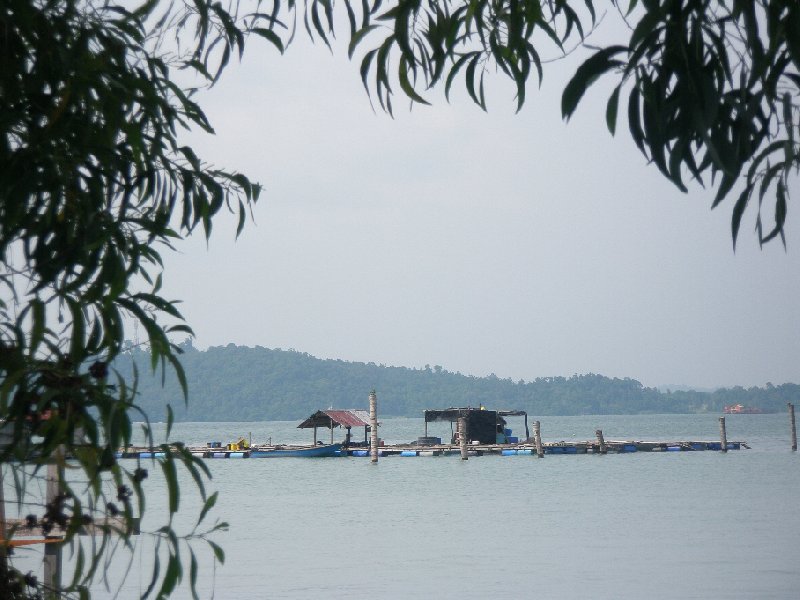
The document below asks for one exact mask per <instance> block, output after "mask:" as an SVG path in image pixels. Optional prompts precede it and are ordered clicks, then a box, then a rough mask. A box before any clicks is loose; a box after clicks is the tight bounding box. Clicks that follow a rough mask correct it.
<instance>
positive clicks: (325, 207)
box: [165, 35, 800, 387]
mask: <svg viewBox="0 0 800 600" xmlns="http://www.w3.org/2000/svg"><path fill="white" fill-rule="evenodd" d="M299 38H301V39H299V40H298V43H296V45H294V46H292V47H290V49H289V51H288V52H287V54H286V55H285V56H283V57H280V56H278V55H277V53H276V52H274V51H273V50H270V49H269V48H267V47H266V45H264V44H254V45H252V46H251V47H250V49H249V54H246V56H245V62H244V63H243V64H242V65H241V66H235V67H233V68H231V69H230V70H229V71H228V72H227V74H226V75H225V76H224V77H223V81H222V83H221V84H220V85H219V86H218V87H217V88H215V89H214V90H212V91H211V92H208V93H205V94H203V95H202V96H201V97H200V102H201V104H202V105H203V106H204V108H205V109H206V111H207V114H208V116H209V117H210V119H211V121H212V124H213V125H214V127H215V128H216V130H217V135H216V136H215V137H213V138H211V137H200V136H192V137H189V138H188V139H189V140H191V141H192V143H193V144H195V146H196V148H197V150H198V152H199V154H200V155H201V156H203V157H204V158H206V159H208V160H210V161H212V162H213V163H215V164H217V165H224V166H227V167H230V168H236V169H238V170H240V171H242V172H244V173H246V174H248V175H249V176H251V177H252V178H253V179H256V180H258V181H260V182H261V183H262V184H264V187H265V189H264V194H263V196H262V199H261V200H260V201H259V203H258V204H257V205H256V208H255V211H254V212H255V214H254V216H255V223H248V226H247V228H246V230H245V232H244V234H243V235H242V236H241V237H240V238H239V240H238V241H236V242H235V243H234V235H233V233H234V221H233V220H232V219H231V220H220V221H218V222H217V224H216V227H215V234H214V235H213V236H212V239H211V241H210V243H209V244H208V246H207V245H206V243H205V240H204V239H203V238H202V236H196V237H195V238H193V239H191V240H189V241H187V242H183V243H182V244H180V246H179V250H180V253H179V254H176V255H174V256H170V257H169V258H168V259H167V261H166V266H167V270H166V275H165V279H166V285H165V290H166V292H167V295H168V296H170V297H173V298H180V299H182V300H184V304H183V311H184V314H185V316H186V317H187V319H188V321H189V323H190V324H191V325H192V326H193V327H194V329H195V332H196V334H197V339H196V342H195V343H196V345H197V346H199V347H201V348H205V347H207V346H216V345H224V344H228V343H235V344H239V345H247V346H255V345H261V346H266V347H270V348H275V347H280V348H284V349H287V348H294V349H296V350H299V351H303V352H308V353H310V354H312V355H314V356H318V357H321V358H341V359H344V360H351V361H364V362H369V361H373V362H376V363H384V364H386V365H403V366H409V367H421V366H424V365H425V364H430V365H442V366H443V367H445V368H446V369H448V370H451V371H460V372H462V373H465V374H474V375H480V376H483V375H487V374H489V373H495V374H496V375H497V376H498V377H511V378H513V379H515V380H517V379H525V380H531V379H533V378H535V377H539V376H552V375H565V376H569V375H572V374H574V373H588V372H594V373H601V374H604V375H608V376H612V377H632V378H635V379H639V380H640V381H642V382H643V383H644V384H646V385H659V384H665V383H674V384H690V385H694V386H708V387H711V386H719V385H726V386H729V385H737V384H740V385H746V386H749V385H763V384H764V383H766V382H767V381H771V382H772V383H774V384H776V385H777V384H779V383H784V382H787V381H791V382H800V361H798V357H800V309H798V302H797V300H798V291H800V281H799V275H800V273H798V266H799V265H798V256H800V255H799V254H798V252H800V215H798V212H800V210H799V209H798V207H797V206H795V205H794V203H792V204H793V205H792V206H790V213H789V220H788V250H787V251H784V249H783V247H782V246H781V245H780V242H777V243H772V244H770V245H768V246H767V247H766V248H765V249H763V250H760V249H759V247H758V243H757V240H756V237H755V234H754V233H752V230H753V226H754V223H755V213H754V210H752V209H748V211H747V213H745V217H744V221H743V226H742V232H741V233H740V239H739V244H738V248H737V251H736V253H735V254H734V253H733V251H732V248H731V236H730V208H731V204H732V200H731V199H729V200H728V201H726V203H725V204H724V205H722V206H721V207H719V208H718V209H716V210H714V211H711V210H710V204H711V197H712V194H711V193H710V192H707V191H704V190H702V188H700V187H699V186H694V187H692V188H691V190H690V193H689V194H688V195H687V194H682V193H681V192H679V191H678V190H677V189H676V188H674V187H673V186H672V184H670V183H669V182H667V181H666V180H665V179H664V178H663V177H662V176H661V175H660V174H659V173H658V172H657V171H656V169H655V168H653V167H649V166H647V164H646V161H645V159H644V157H643V156H642V155H641V154H640V153H639V152H638V150H637V149H636V148H635V146H634V144H633V142H632V141H631V140H630V137H629V136H628V134H627V123H626V122H625V121H620V126H619V132H618V135H617V137H616V138H613V137H611V135H610V134H609V133H608V131H607V129H606V127H605V120H604V113H605V103H606V99H607V96H608V93H607V91H608V88H607V87H606V88H598V89H596V90H592V91H590V93H589V95H588V97H587V98H586V99H585V101H584V102H583V104H582V105H581V106H580V107H579V109H578V113H577V115H576V116H575V117H574V118H573V119H572V121H571V122H570V123H569V124H566V123H564V122H563V121H562V119H561V117H560V113H559V109H560V94H561V89H562V87H563V83H564V81H565V79H566V78H567V77H568V76H570V75H571V74H572V73H573V71H574V68H575V64H576V63H575V62H561V63H553V64H549V65H547V67H548V68H547V69H546V72H545V80H544V84H543V86H542V89H541V90H540V91H537V89H536V85H535V83H534V84H531V85H530V86H529V91H528V102H527V103H526V105H525V107H524V108H523V110H522V111H521V112H520V113H519V114H515V112H514V108H515V104H514V95H513V90H512V89H511V88H510V87H509V86H508V85H507V84H506V83H504V82H502V81H499V80H498V81H495V82H492V83H490V85H489V86H488V87H487V91H488V95H489V109H490V110H489V113H488V114H486V113H483V112H482V111H481V110H480V109H478V108H477V107H475V106H474V105H473V104H472V103H471V101H470V100H469V99H468V98H467V96H466V93H465V92H462V90H461V89H459V90H458V93H457V94H456V95H455V96H454V97H453V98H452V103H451V104H448V103H447V102H446V101H445V100H444V98H443V97H442V95H441V94H440V93H434V94H431V95H430V98H431V100H433V101H434V106H433V107H424V106H419V105H418V106H415V107H414V108H413V110H411V111H409V110H408V107H407V103H405V102H403V101H401V100H400V98H399V97H398V98H397V99H396V107H395V109H396V110H395V118H394V119H392V118H390V117H389V116H387V115H386V114H384V113H382V112H374V111H373V110H372V108H371V106H370V102H369V99H368V97H367V95H366V93H365V91H364V89H363V87H362V85H361V80H360V77H359V73H358V64H357V63H351V62H349V61H348V60H347V57H346V52H345V51H344V50H343V49H341V48H340V49H338V50H337V51H336V53H335V55H334V56H332V55H331V54H330V53H329V52H328V51H327V49H326V48H325V47H324V46H323V45H321V44H319V45H317V46H310V44H308V43H307V42H306V40H305V39H302V38H303V36H302V35H299ZM620 113H621V114H624V113H623V110H622V109H621V110H620ZM793 193H794V194H795V196H796V195H797V194H798V193H800V190H799V189H798V186H797V185H795V186H794V189H793Z"/></svg>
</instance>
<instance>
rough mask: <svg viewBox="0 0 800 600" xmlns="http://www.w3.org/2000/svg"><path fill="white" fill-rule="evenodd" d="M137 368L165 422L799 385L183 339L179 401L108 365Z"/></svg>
mask: <svg viewBox="0 0 800 600" xmlns="http://www.w3.org/2000/svg"><path fill="white" fill-rule="evenodd" d="M132 361H135V362H136V364H137V366H138V370H139V391H140V394H141V395H140V399H139V401H140V404H141V406H142V407H143V408H144V409H145V411H146V412H147V413H148V415H149V416H150V418H151V419H153V420H156V421H158V420H163V419H164V417H165V414H166V412H165V408H164V407H165V405H166V403H167V402H169V403H170V404H171V405H172V407H173V410H174V411H175V418H176V419H177V420H181V421H269V420H294V419H303V418H305V417H307V416H308V415H310V414H311V413H313V412H314V411H316V410H319V409H327V408H330V407H334V408H361V409H366V408H367V397H368V394H369V392H370V390H372V389H375V390H376V391H377V393H378V399H379V402H380V412H381V415H383V416H414V417H417V416H422V411H423V410H424V409H425V408H446V407H449V406H478V405H480V404H483V405H485V406H487V407H489V408H497V409H521V410H526V411H528V413H529V414H530V415H534V416H536V415H577V414H636V413H689V412H721V411H722V407H723V406H724V405H727V404H736V403H741V404H744V405H748V406H758V407H761V408H762V409H763V410H764V411H766V412H774V411H779V410H785V408H786V403H787V402H796V401H797V400H798V399H800V386H798V385H796V384H784V385H779V386H771V385H768V386H767V387H766V388H750V389H744V388H741V387H735V388H730V389H721V390H717V391H714V392H711V393H709V392H696V391H674V392H671V393H670V392H667V393H661V392H659V391H658V390H656V389H653V388H647V387H644V386H643V385H642V384H641V383H639V382H638V381H636V380H634V379H628V378H625V379H617V378H614V379H612V378H609V377H604V376H603V375H595V374H588V375H573V376H571V377H543V378H538V379H535V380H534V381H530V382H523V381H518V382H514V381H512V380H511V379H499V378H498V377H496V376H494V375H490V376H489V377H472V376H467V375H462V374H460V373H451V372H449V371H447V370H445V369H443V368H441V367H439V366H435V367H432V368H431V367H425V368H424V369H409V368H405V367H387V366H383V365H376V364H374V363H366V364H365V363H358V362H346V361H342V360H321V359H318V358H315V357H313V356H310V355H308V354H305V353H301V352H296V351H293V350H271V349H268V348H262V347H256V348H248V347H242V346H235V345H233V344H229V345H228V346H224V347H211V348H209V349H208V350H205V351H200V350H197V349H195V348H193V347H192V346H191V345H190V344H188V343H187V344H185V345H184V353H183V354H182V355H181V362H182V364H183V366H184V368H185V370H186V377H187V380H188V382H189V394H190V401H189V405H188V407H186V406H185V405H184V402H183V397H182V395H181V392H180V388H179V386H178V384H177V381H176V379H175V376H174V374H172V373H171V372H170V370H169V369H168V372H167V376H166V384H165V386H164V387H162V386H161V379H162V378H161V373H160V371H159V372H158V373H157V374H156V375H155V376H151V375H150V366H149V365H150V361H149V354H148V353H147V351H146V350H137V349H133V350H131V351H129V352H127V353H126V354H125V355H124V356H123V357H122V358H120V359H119V360H118V361H117V363H116V364H115V368H116V369H117V370H118V371H119V372H120V373H122V374H123V375H124V376H126V377H129V376H130V374H131V362H132Z"/></svg>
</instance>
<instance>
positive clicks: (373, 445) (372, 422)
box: [369, 390, 378, 463]
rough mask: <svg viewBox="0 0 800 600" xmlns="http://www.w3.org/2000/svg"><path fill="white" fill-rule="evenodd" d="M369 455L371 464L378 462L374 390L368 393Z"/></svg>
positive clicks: (376, 410)
mask: <svg viewBox="0 0 800 600" xmlns="http://www.w3.org/2000/svg"><path fill="white" fill-rule="evenodd" d="M369 428H370V444H369V455H370V457H371V458H372V462H374V463H376V462H378V396H377V394H376V393H375V390H372V391H371V392H370V393H369Z"/></svg>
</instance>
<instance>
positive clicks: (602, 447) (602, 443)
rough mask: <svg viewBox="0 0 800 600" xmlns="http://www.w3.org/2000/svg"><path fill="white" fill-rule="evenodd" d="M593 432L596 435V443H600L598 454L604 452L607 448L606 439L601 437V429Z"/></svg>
mask: <svg viewBox="0 0 800 600" xmlns="http://www.w3.org/2000/svg"><path fill="white" fill-rule="evenodd" d="M594 434H595V435H596V436H597V443H598V444H600V454H605V453H606V452H608V449H607V448H606V440H605V438H604V437H603V430H602V429H597V430H595V432H594Z"/></svg>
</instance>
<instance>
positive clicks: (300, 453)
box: [250, 444, 342, 458]
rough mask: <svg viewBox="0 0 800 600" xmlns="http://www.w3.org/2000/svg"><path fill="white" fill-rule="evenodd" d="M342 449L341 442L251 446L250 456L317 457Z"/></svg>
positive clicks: (329, 454)
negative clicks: (279, 446) (316, 444)
mask: <svg viewBox="0 0 800 600" xmlns="http://www.w3.org/2000/svg"><path fill="white" fill-rule="evenodd" d="M341 449H342V445H341V444H326V445H324V446H297V447H291V446H289V447H284V448H258V447H256V448H251V449H250V458H292V457H294V458H317V457H322V456H336V455H337V454H336V453H337V452H339V451H340V450H341Z"/></svg>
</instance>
